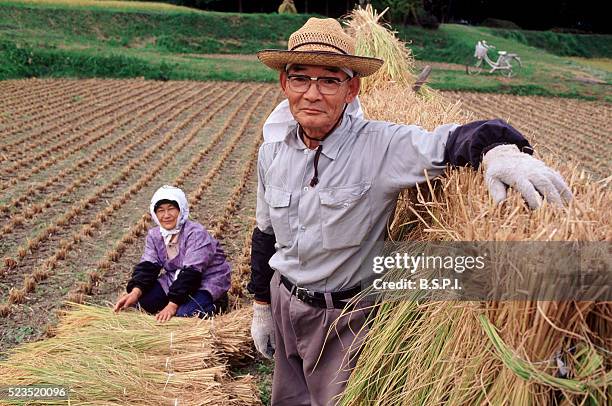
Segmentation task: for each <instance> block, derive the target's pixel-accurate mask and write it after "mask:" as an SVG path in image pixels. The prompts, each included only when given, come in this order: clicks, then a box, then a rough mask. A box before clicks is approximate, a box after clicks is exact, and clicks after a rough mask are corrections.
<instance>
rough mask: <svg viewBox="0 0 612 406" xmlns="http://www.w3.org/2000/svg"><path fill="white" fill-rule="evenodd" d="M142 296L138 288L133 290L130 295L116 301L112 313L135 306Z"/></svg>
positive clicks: (127, 294)
mask: <svg viewBox="0 0 612 406" xmlns="http://www.w3.org/2000/svg"><path fill="white" fill-rule="evenodd" d="M140 296H142V290H140V288H134V289H132V291H131V292H130V293H126V294H125V295H123V296H121V298H120V299H119V300H118V301H117V304H116V305H115V307H114V308H113V311H114V312H115V313H117V312H118V311H120V310H123V309H127V308H128V307H130V306H133V305H135V304H136V303H137V302H138V299H140Z"/></svg>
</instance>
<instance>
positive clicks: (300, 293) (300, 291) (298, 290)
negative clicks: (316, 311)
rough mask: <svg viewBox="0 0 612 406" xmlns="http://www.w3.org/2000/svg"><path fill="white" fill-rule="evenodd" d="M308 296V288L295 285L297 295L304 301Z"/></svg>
mask: <svg viewBox="0 0 612 406" xmlns="http://www.w3.org/2000/svg"><path fill="white" fill-rule="evenodd" d="M308 296H309V295H308V289H306V288H302V287H300V286H297V285H295V297H297V298H298V299H299V300H300V301H302V302H306V300H304V299H305V298H308Z"/></svg>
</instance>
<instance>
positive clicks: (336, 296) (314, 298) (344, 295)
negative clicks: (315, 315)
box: [280, 275, 361, 309]
mask: <svg viewBox="0 0 612 406" xmlns="http://www.w3.org/2000/svg"><path fill="white" fill-rule="evenodd" d="M280 278H281V282H282V284H283V285H285V287H286V288H287V290H288V291H289V293H291V294H292V295H295V297H297V298H298V299H300V300H301V301H302V302H304V303H307V304H309V305H311V306H316V307H321V308H324V309H325V308H327V302H326V301H325V294H324V293H321V292H313V291H311V290H308V289H306V288H302V287H299V286H297V285H294V284H293V283H291V281H290V280H289V279H287V278H285V277H284V276H283V275H281V277H280ZM359 292H361V287H360V286H355V287H353V288H350V289H346V290H340V291H338V292H331V299H332V303H333V304H334V308H336V309H344V308H345V307H346V305H347V302H346V300H348V299H351V298H352V297H353V296H355V295H356V294H358V293H359Z"/></svg>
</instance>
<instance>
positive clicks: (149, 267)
mask: <svg viewBox="0 0 612 406" xmlns="http://www.w3.org/2000/svg"><path fill="white" fill-rule="evenodd" d="M159 271H161V267H160V266H159V265H158V264H155V263H153V262H150V261H142V262H140V263H138V264H137V265H136V266H135V267H134V271H133V272H132V278H131V279H130V281H129V282H128V284H127V287H126V290H127V292H128V293H130V292H131V291H132V289H134V288H139V289H140V290H141V291H142V292H143V293H144V292H146V291H148V290H149V289H151V288H152V287H153V285H155V282H156V281H157V277H158V276H159Z"/></svg>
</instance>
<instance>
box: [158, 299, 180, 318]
mask: <svg viewBox="0 0 612 406" xmlns="http://www.w3.org/2000/svg"><path fill="white" fill-rule="evenodd" d="M177 309H178V305H177V304H176V303H173V302H169V303H168V304H167V305H166V307H164V308H163V309H162V311H161V312H159V313H157V316H155V320H157V321H158V322H160V323H163V322H166V321H168V320H170V319H171V318H172V317H174V315H175V314H176V310H177Z"/></svg>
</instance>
